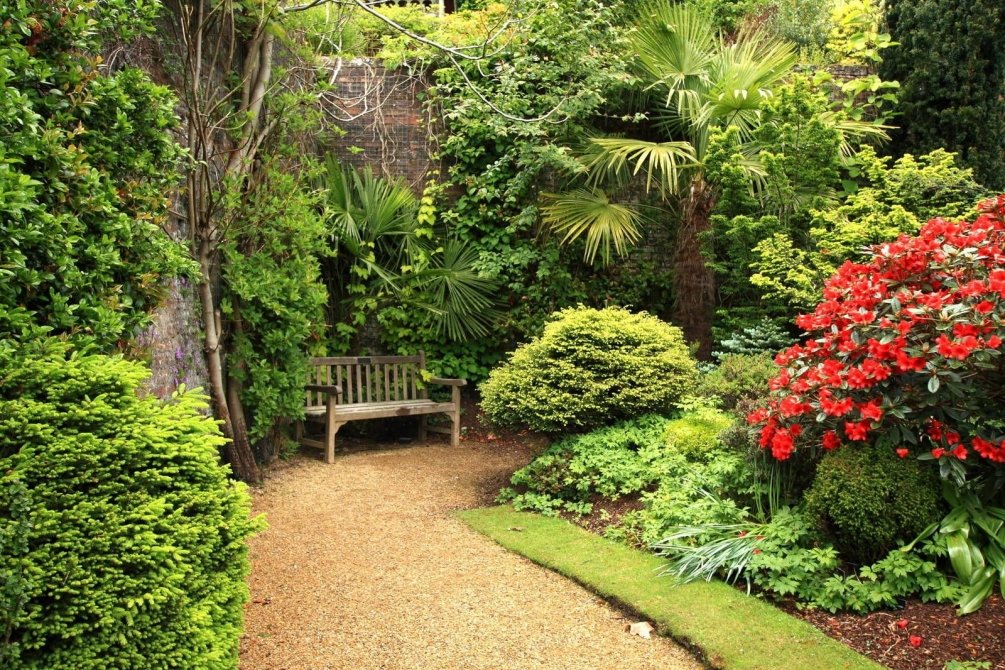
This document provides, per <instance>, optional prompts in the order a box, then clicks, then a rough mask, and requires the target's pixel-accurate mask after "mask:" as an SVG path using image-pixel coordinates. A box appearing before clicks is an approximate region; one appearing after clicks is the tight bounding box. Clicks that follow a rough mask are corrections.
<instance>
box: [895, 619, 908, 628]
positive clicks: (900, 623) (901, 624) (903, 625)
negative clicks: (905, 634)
mask: <svg viewBox="0 0 1005 670" xmlns="http://www.w3.org/2000/svg"><path fill="white" fill-rule="evenodd" d="M897 628H899V629H900V630H904V629H905V628H907V619H901V620H899V621H898V622H897Z"/></svg>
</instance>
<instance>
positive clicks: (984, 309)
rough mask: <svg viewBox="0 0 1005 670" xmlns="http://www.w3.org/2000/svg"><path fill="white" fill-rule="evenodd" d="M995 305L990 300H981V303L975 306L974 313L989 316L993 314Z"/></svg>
mask: <svg viewBox="0 0 1005 670" xmlns="http://www.w3.org/2000/svg"><path fill="white" fill-rule="evenodd" d="M994 308H995V304H994V303H993V302H991V301H990V300H981V301H980V302H979V303H977V304H976V305H974V311H975V312H977V313H978V314H987V313H989V312H993V311H994Z"/></svg>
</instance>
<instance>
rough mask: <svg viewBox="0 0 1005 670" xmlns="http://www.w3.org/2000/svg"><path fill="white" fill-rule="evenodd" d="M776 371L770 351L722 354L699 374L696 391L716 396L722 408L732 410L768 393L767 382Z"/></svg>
mask: <svg viewBox="0 0 1005 670" xmlns="http://www.w3.org/2000/svg"><path fill="white" fill-rule="evenodd" d="M777 374H778V366H777V365H775V361H774V360H773V358H772V356H771V354H769V353H766V352H763V353H759V354H751V355H746V354H725V355H724V356H722V357H721V358H720V359H719V364H718V365H717V366H716V367H715V368H713V369H712V370H711V371H709V372H706V373H705V374H703V375H702V377H701V381H700V382H699V385H698V395H701V396H705V397H713V396H714V397H716V398H718V399H719V400H720V401H721V403H722V407H723V409H727V410H735V409H736V408H737V406H738V405H740V404H742V403H743V401H750V400H757V399H760V398H761V397H763V396H765V395H766V394H767V393H768V382H769V381H771V380H772V379H773V378H774V377H775V375H777Z"/></svg>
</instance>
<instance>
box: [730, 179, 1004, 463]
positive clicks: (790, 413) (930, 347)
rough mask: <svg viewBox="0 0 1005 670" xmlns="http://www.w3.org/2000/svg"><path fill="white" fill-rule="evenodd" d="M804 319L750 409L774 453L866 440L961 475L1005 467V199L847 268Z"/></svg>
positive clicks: (936, 224) (938, 223)
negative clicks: (799, 336) (762, 400)
mask: <svg viewBox="0 0 1005 670" xmlns="http://www.w3.org/2000/svg"><path fill="white" fill-rule="evenodd" d="M797 324H798V325H799V326H800V327H801V328H803V329H804V330H805V331H806V332H807V334H808V339H806V341H805V342H803V343H802V344H799V345H795V346H793V347H791V348H789V349H788V350H786V351H784V352H782V353H780V354H779V355H778V356H777V358H776V362H777V363H778V364H779V365H780V366H781V368H782V369H781V371H780V373H779V374H778V375H777V376H776V377H775V379H773V380H772V381H771V384H770V386H771V389H772V396H771V398H770V399H769V401H768V404H767V405H766V406H764V407H762V408H761V409H758V410H757V411H755V412H753V413H752V414H750V415H749V416H748V422H749V423H751V424H753V425H755V426H757V427H759V429H760V439H759V443H760V446H761V447H762V448H764V449H770V451H771V454H772V455H773V456H774V457H775V458H777V459H779V460H784V459H787V458H789V456H790V455H791V454H792V452H793V451H794V450H795V449H801V448H815V447H818V446H819V447H822V448H823V449H825V450H833V449H837V448H839V447H841V446H842V445H845V444H852V443H863V442H869V443H875V444H879V445H882V446H889V447H890V448H891V449H895V450H896V453H897V455H898V456H900V457H901V458H906V457H908V456H910V455H912V454H916V455H918V456H919V457H920V458H922V459H932V458H934V459H938V460H939V461H940V465H941V466H942V472H943V474H944V475H948V474H953V475H955V477H956V479H957V480H962V479H963V478H964V477H965V475H966V472H967V469H968V466H970V467H972V466H974V465H980V466H991V467H997V466H1000V464H1002V463H1005V422H1003V421H1002V417H1003V414H1002V409H1001V408H1002V407H1003V401H1005V368H1003V358H1002V356H1001V351H1000V349H1001V346H1002V338H1003V337H1005V195H1003V196H999V197H998V198H997V199H993V200H989V201H987V202H984V203H982V204H981V206H980V207H979V209H978V216H977V218H976V220H975V221H972V222H968V221H956V222H954V221H945V220H943V219H932V220H931V221H929V222H928V223H927V224H925V226H924V227H923V228H922V230H921V231H920V233H919V234H918V235H917V236H916V237H908V236H901V237H900V238H899V239H897V240H896V241H895V242H890V243H887V244H882V245H878V246H876V247H874V248H873V257H872V260H871V261H870V262H868V263H851V262H848V263H845V264H844V265H843V266H842V267H841V268H840V269H839V270H838V272H837V273H836V274H835V275H834V276H833V277H832V278H831V279H830V280H829V281H828V282H827V284H826V288H825V290H824V300H823V302H821V303H820V304H819V305H817V307H816V309H815V310H814V312H813V313H812V314H805V315H802V316H800V317H799V318H798V319H797Z"/></svg>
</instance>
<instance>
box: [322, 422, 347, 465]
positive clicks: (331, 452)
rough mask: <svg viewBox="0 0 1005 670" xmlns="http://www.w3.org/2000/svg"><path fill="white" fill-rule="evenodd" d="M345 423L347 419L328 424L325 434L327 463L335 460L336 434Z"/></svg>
mask: <svg viewBox="0 0 1005 670" xmlns="http://www.w3.org/2000/svg"><path fill="white" fill-rule="evenodd" d="M344 425H345V421H336V422H334V423H331V424H329V425H328V429H327V431H326V432H327V433H328V434H327V435H325V463H334V462H335V434H336V433H338V429H339V428H341V427H342V426H344Z"/></svg>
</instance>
